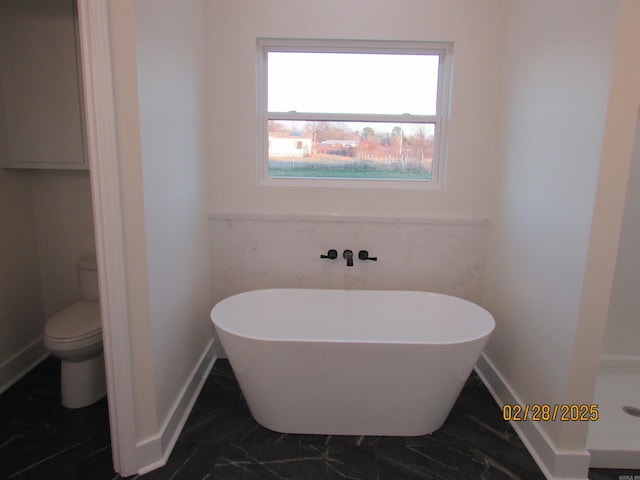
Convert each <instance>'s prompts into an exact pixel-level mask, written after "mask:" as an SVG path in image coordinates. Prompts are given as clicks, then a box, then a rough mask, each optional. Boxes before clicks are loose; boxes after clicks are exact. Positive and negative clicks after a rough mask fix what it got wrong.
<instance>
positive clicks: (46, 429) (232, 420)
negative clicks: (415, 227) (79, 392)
mask: <svg viewBox="0 0 640 480" xmlns="http://www.w3.org/2000/svg"><path fill="white" fill-rule="evenodd" d="M59 368H60V366H59V362H58V361H57V360H55V359H53V358H49V359H47V360H45V361H44V362H43V363H41V364H40V365H39V366H38V367H37V368H35V369H34V370H33V371H32V372H30V373H29V374H28V375H27V376H25V377H24V378H23V379H21V380H20V381H19V382H17V383H16V384H15V385H13V386H12V387H11V388H10V389H8V390H7V391H6V392H4V393H3V394H2V395H0V409H1V411H2V412H3V414H2V415H0V478H1V479H5V478H6V479H11V480H31V479H38V480H40V479H49V478H50V479H55V480H66V479H69V480H121V477H120V476H119V475H118V474H116V473H115V472H114V471H113V468H112V464H111V447H110V444H109V425H108V412H107V402H106V399H103V400H101V401H100V402H97V403H96V404H94V405H91V406H89V407H85V408H82V409H77V410H69V409H66V408H64V407H62V406H61V405H60V393H59V378H60V377H59ZM634 474H637V475H638V478H640V471H629V470H604V469H593V470H591V471H590V472H589V478H590V479H591V480H620V478H625V477H624V476H625V475H634ZM543 478H544V477H543V476H542V473H541V472H540V470H539V469H538V467H537V466H536V464H535V462H534V461H533V459H532V458H531V456H530V455H529V452H528V451H527V450H526V448H525V447H524V445H523V444H522V442H521V441H520V439H519V437H518V436H517V435H516V433H515V431H514V430H513V428H512V427H511V425H510V424H509V423H507V422H505V421H504V420H503V419H502V415H501V412H500V409H499V408H498V406H497V405H496V404H495V402H494V401H493V399H492V398H491V395H490V394H489V392H488V391H487V389H486V388H485V387H484V385H483V384H482V381H481V380H480V379H479V377H477V375H475V374H472V375H471V376H470V377H469V379H468V381H467V382H466V384H465V387H464V389H463V390H462V392H461V394H460V397H459V398H458V400H457V402H456V404H455V406H454V407H453V410H452V411H451V414H450V415H449V417H448V419H447V421H446V422H445V424H444V425H443V426H442V428H440V429H439V430H438V431H436V432H434V433H433V434H431V435H424V436H419V437H370V436H340V435H293V434H283V433H278V432H273V431H271V430H268V429H266V428H264V427H262V426H261V425H259V424H258V423H257V422H256V421H255V420H254V419H253V417H252V416H251V413H250V412H249V410H248V408H247V405H246V402H245V400H244V397H243V396H242V393H241V391H240V389H239V386H238V384H237V382H236V379H235V377H234V375H233V372H232V370H231V368H230V366H229V363H228V362H227V361H224V360H222V361H218V362H216V364H215V366H214V367H213V369H212V371H211V374H210V375H209V378H208V380H207V381H206V382H205V384H204V386H203V389H202V391H201V393H200V395H199V397H198V399H197V401H196V403H195V405H194V408H193V410H192V412H191V415H190V416H189V418H188V420H187V422H186V424H185V427H184V429H183V431H182V434H181V435H180V438H179V439H178V441H177V443H176V445H175V448H174V449H173V452H172V454H171V456H170V457H169V459H168V461H167V464H166V465H165V466H164V467H162V468H159V469H157V470H154V471H153V472H149V473H147V474H145V475H135V476H133V477H129V480H135V479H142V480H199V479H202V480H205V479H209V480H212V479H219V480H235V479H241V480H253V479H279V480H281V479H292V480H333V479H342V480H372V479H376V480H405V479H407V480H413V479H423V480H429V479H436V480H450V479H455V480H461V479H462V480H464V479H469V480H471V479H473V480H476V479H483V480H503V479H505V480H506V479H509V480H542V479H543ZM632 478H633V477H632Z"/></svg>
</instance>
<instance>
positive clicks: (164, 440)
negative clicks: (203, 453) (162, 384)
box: [136, 340, 217, 475]
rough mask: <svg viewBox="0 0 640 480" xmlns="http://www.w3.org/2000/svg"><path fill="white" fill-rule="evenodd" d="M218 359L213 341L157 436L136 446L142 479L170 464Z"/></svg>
mask: <svg viewBox="0 0 640 480" xmlns="http://www.w3.org/2000/svg"><path fill="white" fill-rule="evenodd" d="M216 358H217V357H216V348H215V344H214V342H213V340H211V341H210V342H209V344H208V345H207V347H206V348H205V350H204V353H203V354H202V356H201V357H200V361H199V362H198V364H197V365H196V367H195V368H194V369H193V371H192V373H191V375H190V377H189V380H188V381H187V382H186V383H185V386H184V388H183V389H182V392H181V393H180V395H179V396H178V398H177V399H176V401H175V403H174V404H173V408H172V409H171V411H170V413H169V415H167V418H166V419H165V421H164V423H163V424H162V427H161V428H160V431H159V432H158V434H156V435H154V436H153V437H151V438H148V439H146V440H143V441H142V442H139V443H138V444H137V445H136V451H137V453H136V457H137V459H138V473H139V474H140V475H143V474H145V473H147V472H150V471H151V470H155V469H156V468H160V467H162V466H163V465H164V464H165V463H166V462H167V459H168V458H169V455H170V454H171V451H172V450H173V447H174V446H175V444H176V442H177V441H178V437H179V436H180V432H182V428H183V427H184V424H185V423H186V421H187V418H188V417H189V414H190V413H191V409H192V408H193V405H194V403H195V402H196V399H197V398H198V395H199V394H200V391H201V390H202V386H203V385H204V382H205V381H206V380H207V376H208V375H209V372H210V371H211V367H213V364H214V362H215V361H216Z"/></svg>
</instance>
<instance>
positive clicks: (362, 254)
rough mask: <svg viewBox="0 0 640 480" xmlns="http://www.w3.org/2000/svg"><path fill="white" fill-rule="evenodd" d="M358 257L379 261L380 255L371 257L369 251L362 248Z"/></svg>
mask: <svg viewBox="0 0 640 480" xmlns="http://www.w3.org/2000/svg"><path fill="white" fill-rule="evenodd" d="M358 258H359V259H360V260H373V261H374V262H377V261H378V257H370V256H369V252H367V251H366V250H360V251H359V252H358Z"/></svg>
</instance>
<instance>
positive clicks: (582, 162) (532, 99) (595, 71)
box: [483, 0, 639, 474]
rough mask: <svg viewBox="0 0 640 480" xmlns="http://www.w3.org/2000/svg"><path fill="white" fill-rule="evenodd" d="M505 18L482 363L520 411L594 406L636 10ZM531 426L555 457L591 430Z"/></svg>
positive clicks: (594, 7) (546, 8)
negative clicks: (492, 324) (488, 331)
mask: <svg viewBox="0 0 640 480" xmlns="http://www.w3.org/2000/svg"><path fill="white" fill-rule="evenodd" d="M509 5H510V8H509V12H508V17H507V20H508V31H507V44H508V49H507V57H506V64H505V80H506V98H505V104H504V119H503V122H504V123H503V125H504V137H503V142H502V143H503V148H504V150H503V153H502V155H501V157H502V163H501V164H500V165H499V168H498V170H499V172H500V181H499V183H498V187H497V189H496V199H495V207H494V211H493V221H492V226H491V229H490V234H489V249H488V256H487V264H486V272H487V273H486V276H485V285H484V295H483V303H484V305H485V306H486V307H488V308H489V309H490V310H491V311H492V312H493V313H494V315H495V317H496V321H497V326H496V331H495V334H494V336H493V337H492V339H491V340H490V342H489V344H488V346H487V349H486V358H487V359H488V360H489V362H491V364H492V365H493V368H494V370H495V373H496V374H497V375H498V376H499V377H500V379H501V383H502V384H503V385H506V387H507V388H508V389H509V390H510V392H511V394H512V395H513V396H515V398H516V399H517V400H518V401H520V402H522V403H525V404H535V403H547V404H562V403H587V404H589V403H591V400H592V398H593V388H594V384H595V376H596V372H597V364H598V358H599V353H600V348H601V343H602V338H603V334H604V323H605V319H606V310H607V307H608V302H609V292H610V289H611V282H612V278H613V275H612V274H613V265H614V262H615V253H616V247H617V240H618V234H619V228H620V221H621V217H622V205H623V200H624V198H623V196H624V186H625V185H626V180H627V174H628V165H629V161H630V156H631V154H630V152H631V146H632V144H633V133H634V129H635V120H636V116H637V108H638V103H637V102H638V87H637V86H636V85H637V84H638V82H637V79H638V76H637V73H636V72H635V70H637V67H636V66H634V63H637V62H635V60H633V58H634V57H633V53H632V52H633V51H634V49H637V42H636V39H635V38H636V37H637V34H635V33H633V32H634V29H635V30H637V26H636V25H637V19H638V18H639V17H638V12H637V10H638V9H637V2H636V4H634V3H633V2H623V6H624V8H625V9H623V10H622V14H620V15H618V14H619V12H620V2H600V1H570V0H567V1H564V2H534V1H529V0H514V1H512V2H510V4H509ZM618 21H620V24H618ZM634 35H635V37H634ZM616 36H618V38H616ZM630 40H632V41H633V42H632V43H629V42H630ZM635 51H636V54H637V50H635ZM634 69H635V70H634ZM612 72H613V73H612ZM634 82H635V83H634ZM621 190H622V194H620V191H621ZM532 423H534V424H535V425H533V426H527V425H522V426H521V427H522V428H529V427H532V428H529V432H531V431H532V430H533V431H534V432H533V433H534V434H535V435H537V438H538V439H539V440H540V441H541V442H542V443H547V447H549V448H550V449H551V450H553V451H554V452H555V453H554V454H553V455H556V454H565V453H569V454H571V453H572V452H573V453H576V455H577V457H580V455H581V454H580V452H583V451H584V446H585V440H586V433H587V425H586V422H564V423H562V424H561V423H560V422H532ZM553 455H551V456H549V457H547V458H543V463H545V461H549V463H546V468H548V470H549V471H552V472H553V470H554V468H560V467H559V466H558V464H554V461H553ZM584 459H586V461H587V463H586V464H584V463H582V465H578V467H580V468H586V466H587V465H588V456H587V457H584V456H583V460H584ZM583 460H580V459H578V462H580V461H583ZM559 463H562V462H559ZM564 466H566V464H565V465H564ZM574 466H575V465H574ZM556 473H557V472H556ZM573 473H574V474H575V471H574V472H573ZM584 473H586V470H585V471H584V472H583V474H584Z"/></svg>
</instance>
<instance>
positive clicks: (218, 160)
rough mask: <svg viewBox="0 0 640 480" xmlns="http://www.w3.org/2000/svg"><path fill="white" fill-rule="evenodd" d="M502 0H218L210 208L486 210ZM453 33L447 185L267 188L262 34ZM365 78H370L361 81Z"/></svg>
mask: <svg viewBox="0 0 640 480" xmlns="http://www.w3.org/2000/svg"><path fill="white" fill-rule="evenodd" d="M504 5H505V1H503V0H485V1H482V2H469V1H464V0H452V1H447V2H442V1H434V0H427V1H424V0H399V1H393V2H390V1H387V0H372V1H368V2H366V5H363V3H362V2H361V1H355V0H347V1H345V0H330V1H323V2H292V1H286V0H275V1H270V2H264V1H260V0H238V1H233V2H211V15H210V17H209V18H208V23H207V27H208V29H209V32H210V35H209V43H208V51H209V58H208V60H209V68H210V79H211V87H210V89H211V90H210V92H211V94H212V102H211V105H210V112H209V113H210V119H211V121H210V123H209V132H208V133H209V135H210V137H211V152H210V156H211V165H212V170H211V177H210V184H209V185H210V190H211V197H210V209H211V210H212V211H214V212H229V211H231V212H259V213H290V212H296V213H342V214H372V215H383V216H384V215H394V214H416V215H439V216H451V215H461V216H472V217H475V216H488V215H489V211H490V200H491V191H492V177H493V174H494V172H495V170H494V162H495V159H496V153H497V150H496V133H497V131H498V130H497V125H496V121H497V113H498V112H497V109H496V103H497V101H498V98H499V94H500V87H501V73H502V69H501V65H502V59H503V30H504V23H503V21H504ZM257 37H296V38H354V39H378V40H384V39H389V40H423V41H429V40H431V41H453V42H455V46H454V53H453V56H454V57H453V58H454V61H453V64H454V65H453V86H452V95H453V100H452V105H451V124H450V128H449V135H450V138H449V149H448V159H447V165H446V185H445V188H444V189H443V190H439V191H415V190H413V191H412V190H373V189H365V188H362V189H336V188H297V187H285V188H282V187H280V188H278V187H267V186H259V185H258V184H257V173H256V165H257V160H256V128H257V118H256V38H257ZM363 81H365V80H363Z"/></svg>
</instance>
